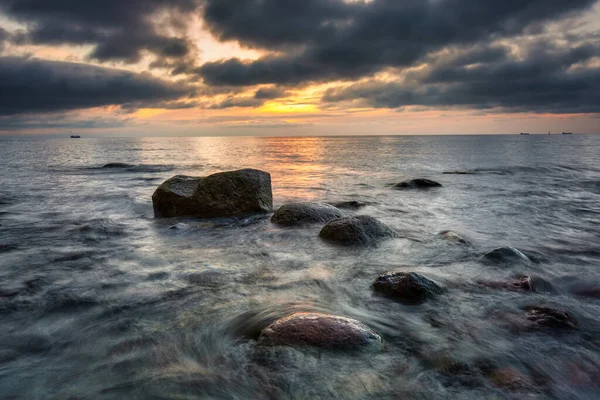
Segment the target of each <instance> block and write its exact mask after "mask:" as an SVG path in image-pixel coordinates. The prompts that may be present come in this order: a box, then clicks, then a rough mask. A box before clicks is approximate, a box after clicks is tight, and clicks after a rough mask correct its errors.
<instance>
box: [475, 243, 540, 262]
mask: <svg viewBox="0 0 600 400" xmlns="http://www.w3.org/2000/svg"><path fill="white" fill-rule="evenodd" d="M481 261H483V262H484V263H487V264H525V265H528V264H530V263H531V260H530V259H529V257H527V256H526V255H525V254H523V253H522V252H521V251H519V250H518V249H515V248H514V247H499V248H497V249H494V250H492V251H489V252H487V253H486V254H484V255H483V257H481Z"/></svg>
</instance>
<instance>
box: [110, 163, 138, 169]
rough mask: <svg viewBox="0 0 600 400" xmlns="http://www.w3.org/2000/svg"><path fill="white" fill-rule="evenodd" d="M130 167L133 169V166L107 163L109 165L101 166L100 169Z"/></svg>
mask: <svg viewBox="0 0 600 400" xmlns="http://www.w3.org/2000/svg"><path fill="white" fill-rule="evenodd" d="M131 167H134V165H131V164H125V163H109V164H105V165H104V166H102V168H131Z"/></svg>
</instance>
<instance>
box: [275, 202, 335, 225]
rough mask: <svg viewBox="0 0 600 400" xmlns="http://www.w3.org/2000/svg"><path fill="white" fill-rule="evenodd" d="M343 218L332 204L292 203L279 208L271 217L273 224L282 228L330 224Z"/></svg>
mask: <svg viewBox="0 0 600 400" xmlns="http://www.w3.org/2000/svg"><path fill="white" fill-rule="evenodd" d="M342 216H343V214H342V212H341V211H340V210H339V209H337V208H336V207H334V206H332V205H330V204H323V203H290V204H284V205H282V206H281V207H279V209H277V211H275V214H273V217H271V222H273V223H274V224H277V225H281V226H297V225H303V224H310V223H316V222H329V221H331V220H333V219H336V218H341V217H342Z"/></svg>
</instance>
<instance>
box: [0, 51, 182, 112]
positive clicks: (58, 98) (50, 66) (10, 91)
mask: <svg viewBox="0 0 600 400" xmlns="http://www.w3.org/2000/svg"><path fill="white" fill-rule="evenodd" d="M189 94H191V91H190V89H189V88H187V87H185V86H183V85H180V84H175V83H172V82H166V81H162V80H159V79H156V78H154V77H151V76H150V75H146V74H136V73H132V72H128V71H122V70H116V69H110V68H101V67H95V66H91V65H86V64H76V63H68V62H58V61H43V60H37V59H28V58H23V57H0V115H14V114H24V113H36V112H54V111H66V110H73V109H83V108H90V107H98V106H108V105H128V104H130V103H131V104H137V105H143V104H154V103H156V102H159V101H169V100H177V99H180V98H182V97H185V96H187V95H189Z"/></svg>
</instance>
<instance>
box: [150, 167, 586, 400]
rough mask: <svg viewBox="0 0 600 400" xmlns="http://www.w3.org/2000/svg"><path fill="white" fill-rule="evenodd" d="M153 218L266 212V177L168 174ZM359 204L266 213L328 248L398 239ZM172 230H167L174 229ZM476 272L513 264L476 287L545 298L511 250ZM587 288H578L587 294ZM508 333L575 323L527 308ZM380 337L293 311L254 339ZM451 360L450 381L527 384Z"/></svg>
mask: <svg viewBox="0 0 600 400" xmlns="http://www.w3.org/2000/svg"><path fill="white" fill-rule="evenodd" d="M434 188H443V185H441V184H440V183H438V182H435V181H432V180H429V179H421V178H418V179H413V180H408V181H403V182H400V183H398V184H395V185H392V189H395V190H411V189H412V190H428V189H434ZM152 200H153V205H154V212H155V217H157V218H163V217H199V218H215V217H251V216H253V215H257V214H268V213H272V212H273V209H272V208H273V207H272V205H273V198H272V188H271V177H270V174H269V173H267V172H264V171H259V170H252V169H243V170H239V171H231V172H223V173H219V174H214V175H210V176H208V177H205V178H197V177H186V176H175V177H173V178H171V179H169V180H167V181H165V182H164V183H163V184H162V185H160V186H159V187H158V189H156V192H155V193H154V195H153V196H152ZM366 205H367V203H363V202H361V201H348V202H344V203H339V204H336V205H332V204H327V203H316V202H305V203H288V204H283V205H281V206H280V207H279V208H278V209H277V210H275V211H274V213H273V215H272V216H271V219H270V221H271V223H272V224H274V225H276V226H278V227H280V228H283V229H294V228H301V227H305V226H309V225H318V224H320V225H322V228H321V229H320V231H319V237H320V238H321V239H322V240H323V241H325V242H327V243H329V244H331V245H332V246H354V247H360V246H368V247H377V246H378V245H379V244H380V243H381V242H382V241H385V240H393V239H396V238H401V237H402V235H401V234H400V233H399V232H397V231H395V230H394V229H392V228H391V227H389V226H387V225H386V224H384V223H383V222H381V221H379V220H377V219H376V218H373V217H371V216H368V215H355V214H354V213H355V212H356V211H357V210H359V209H361V208H362V207H364V206H366ZM177 225H178V224H176V225H173V226H177ZM438 236H439V237H440V238H441V239H443V240H445V241H446V242H447V243H448V244H449V245H454V246H472V243H471V241H470V240H467V239H465V238H464V237H463V236H462V235H461V234H459V233H457V232H454V231H442V232H439V233H438ZM478 261H479V263H480V264H481V265H482V268H485V267H492V268H505V267H507V266H519V267H520V268H522V269H523V272H525V273H524V274H522V275H519V276H517V277H515V278H514V279H513V278H510V279H507V280H505V281H493V282H491V281H479V282H477V284H479V285H480V286H481V287H482V288H486V289H490V290H507V291H520V292H530V293H536V292H544V293H552V288H551V286H550V284H549V283H547V282H543V281H540V280H539V279H536V278H535V277H531V276H530V275H528V274H526V272H527V271H526V269H527V267H529V266H531V264H532V263H533V262H534V261H533V260H532V259H531V258H530V257H528V255H526V254H525V253H524V252H522V251H520V250H518V249H517V248H514V247H498V248H496V249H492V250H490V251H488V252H486V253H484V254H482V255H481V256H480V258H479V260H478ZM371 290H372V292H373V294H374V295H381V296H383V297H384V298H386V299H387V300H388V301H398V302H401V303H404V304H406V305H408V306H411V305H412V306H418V305H419V304H421V303H423V302H425V301H435V300H436V299H437V298H438V297H439V296H444V294H445V293H446V292H447V291H448V290H454V289H452V288H447V287H445V286H444V285H442V284H440V283H438V282H436V281H434V280H432V279H430V278H428V277H426V276H424V275H421V274H420V273H417V272H414V271H407V270H406V269H403V270H399V271H391V272H390V271H388V272H385V271H382V272H381V274H380V275H379V276H374V277H373V283H372V285H371ZM589 293H590V291H589V290H588V291H585V293H584V295H588V294H589ZM506 320H507V322H508V324H509V325H510V327H511V329H513V330H516V331H518V332H525V331H530V330H551V331H556V332H568V331H572V330H575V329H577V327H578V322H577V321H576V319H575V318H574V317H573V316H572V315H571V313H570V312H568V311H566V310H563V309H559V308H554V307H553V306H548V305H545V304H532V305H528V306H526V307H525V308H523V309H522V313H521V314H520V315H509V316H506ZM384 343H385V336H381V335H380V334H378V333H377V332H375V331H373V330H371V328H369V327H368V326H366V325H364V324H363V323H362V322H360V321H357V320H354V319H350V318H346V317H344V316H338V315H330V314H322V313H312V312H308V311H306V312H296V313H293V314H290V315H287V316H284V317H282V318H279V319H277V320H276V321H274V322H272V323H271V324H270V325H268V326H266V327H264V328H263V329H262V331H261V333H260V336H259V338H258V340H257V345H260V346H291V347H306V346H308V347H316V348H322V349H329V350H342V351H343V350H349V349H354V350H356V349H363V348H369V349H372V350H373V349H375V350H376V351H380V350H382V348H383V345H384ZM459 364H460V363H458V364H457V363H456V362H454V361H451V362H450V364H448V365H445V366H444V367H443V371H445V372H444V373H445V374H447V375H450V376H454V377H456V378H458V377H460V376H461V375H463V374H471V373H473V371H478V372H477V373H479V374H480V375H482V376H484V377H486V378H487V379H488V380H489V382H491V383H492V384H493V385H494V386H497V387H499V388H503V389H506V390H511V391H513V390H520V389H522V388H524V387H527V386H529V385H530V379H529V378H527V377H525V376H523V375H522V374H521V373H519V372H518V371H516V370H513V369H511V368H508V367H502V366H494V367H489V366H488V367H486V368H484V367H481V366H472V365H462V364H461V365H459Z"/></svg>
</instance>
